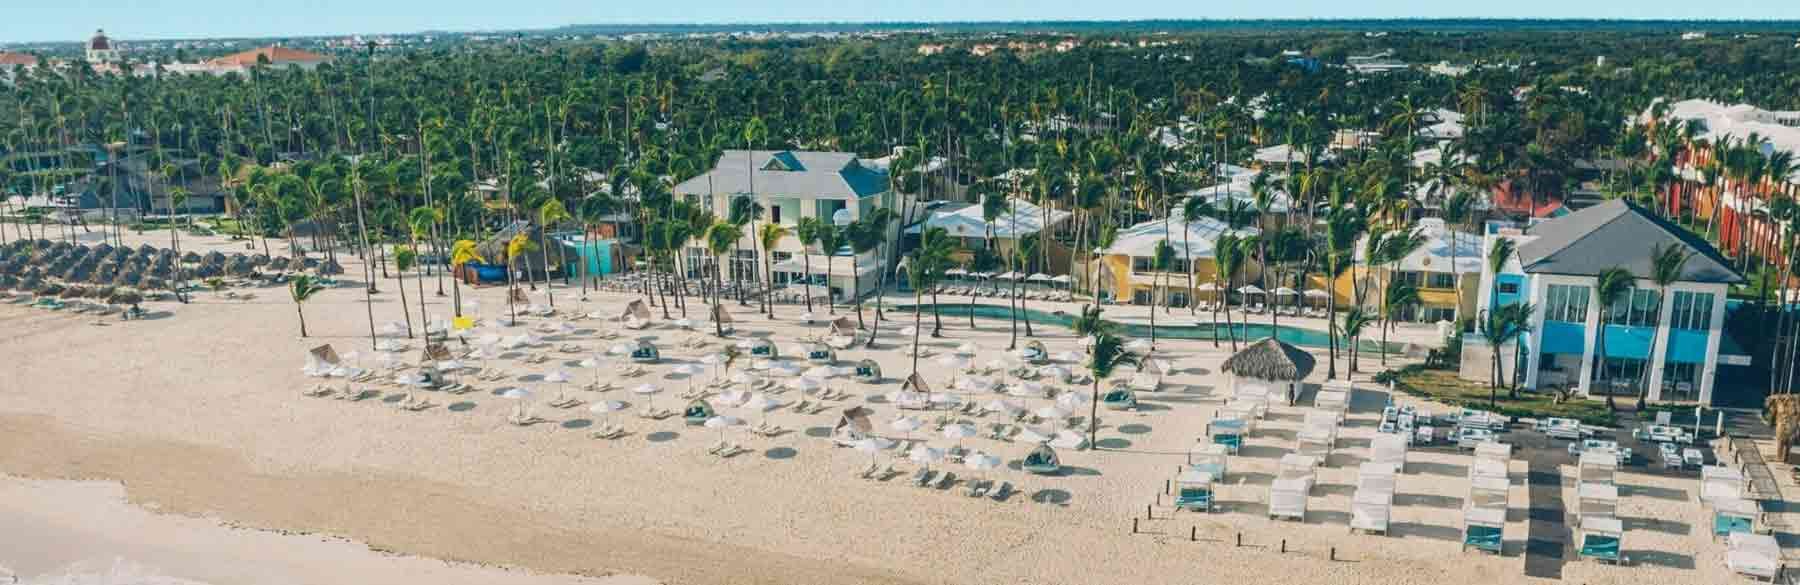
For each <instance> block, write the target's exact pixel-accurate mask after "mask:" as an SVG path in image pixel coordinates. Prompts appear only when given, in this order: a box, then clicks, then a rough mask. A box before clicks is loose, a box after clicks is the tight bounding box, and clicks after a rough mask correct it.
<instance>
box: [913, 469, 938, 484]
mask: <svg viewBox="0 0 1800 585" xmlns="http://www.w3.org/2000/svg"><path fill="white" fill-rule="evenodd" d="M936 476H937V472H935V471H932V470H930V469H920V470H919V472H918V473H915V474H913V485H915V486H918V487H925V486H926V485H927V484H930V483H931V478H933V477H936Z"/></svg>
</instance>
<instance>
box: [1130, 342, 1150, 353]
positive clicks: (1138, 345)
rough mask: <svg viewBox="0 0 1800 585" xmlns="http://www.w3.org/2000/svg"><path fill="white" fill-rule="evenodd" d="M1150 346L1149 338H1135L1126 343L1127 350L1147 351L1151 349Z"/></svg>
mask: <svg viewBox="0 0 1800 585" xmlns="http://www.w3.org/2000/svg"><path fill="white" fill-rule="evenodd" d="M1150 348H1151V346H1150V340H1148V339H1134V340H1132V341H1131V343H1127V344H1125V351H1132V352H1146V351H1150Z"/></svg>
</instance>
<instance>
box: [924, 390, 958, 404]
mask: <svg viewBox="0 0 1800 585" xmlns="http://www.w3.org/2000/svg"><path fill="white" fill-rule="evenodd" d="M929 399H930V401H931V403H932V404H935V405H938V406H939V407H951V406H956V405H958V404H962V397H961V396H957V395H955V394H948V393H944V392H933V393H931V396H930V398H929Z"/></svg>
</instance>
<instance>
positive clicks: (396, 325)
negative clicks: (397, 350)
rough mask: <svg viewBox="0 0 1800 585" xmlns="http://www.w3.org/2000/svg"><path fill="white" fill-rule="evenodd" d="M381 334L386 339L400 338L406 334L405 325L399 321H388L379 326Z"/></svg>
mask: <svg viewBox="0 0 1800 585" xmlns="http://www.w3.org/2000/svg"><path fill="white" fill-rule="evenodd" d="M381 334H382V335H386V336H388V337H402V336H405V335H406V334H407V330H406V324H405V323H401V322H399V321H388V322H386V323H382V324H381Z"/></svg>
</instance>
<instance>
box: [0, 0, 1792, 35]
mask: <svg viewBox="0 0 1800 585" xmlns="http://www.w3.org/2000/svg"><path fill="white" fill-rule="evenodd" d="M5 4H7V6H6V8H5V10H4V12H5V14H6V17H5V18H3V19H0V43H5V42H36V41H59V40H67V41H76V40H85V39H86V38H87V37H88V35H90V34H92V33H93V31H94V29H96V28H105V29H106V30H107V32H108V33H109V34H111V35H113V36H114V37H117V38H121V39H127V40H128V39H133V38H195V37H220V36H251V37H255V36H282V35H293V36H302V35H331V34H349V33H359V32H360V33H371V32H414V31H419V30H428V29H430V30H485V29H518V28H544V27H552V26H558V25H564V24H618V23H659V24H661V23H684V22H702V23H737V22H816V21H858V22H861V21H895V20H906V21H932V20H1069V19H1094V20H1120V19H1148V18H1193V19H1200V18H1214V19H1230V18H1449V17H1492V18H1634V19H1665V18H1666V19H1790V20H1800V0H1698V1H1697V0H1505V1H1474V0H1426V1H1421V0H1360V1H1357V0H1276V1H1269V0H1254V1H1253V0H776V1H773V2H771V1H766V0H761V1H759V0H6V1H5Z"/></svg>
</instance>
